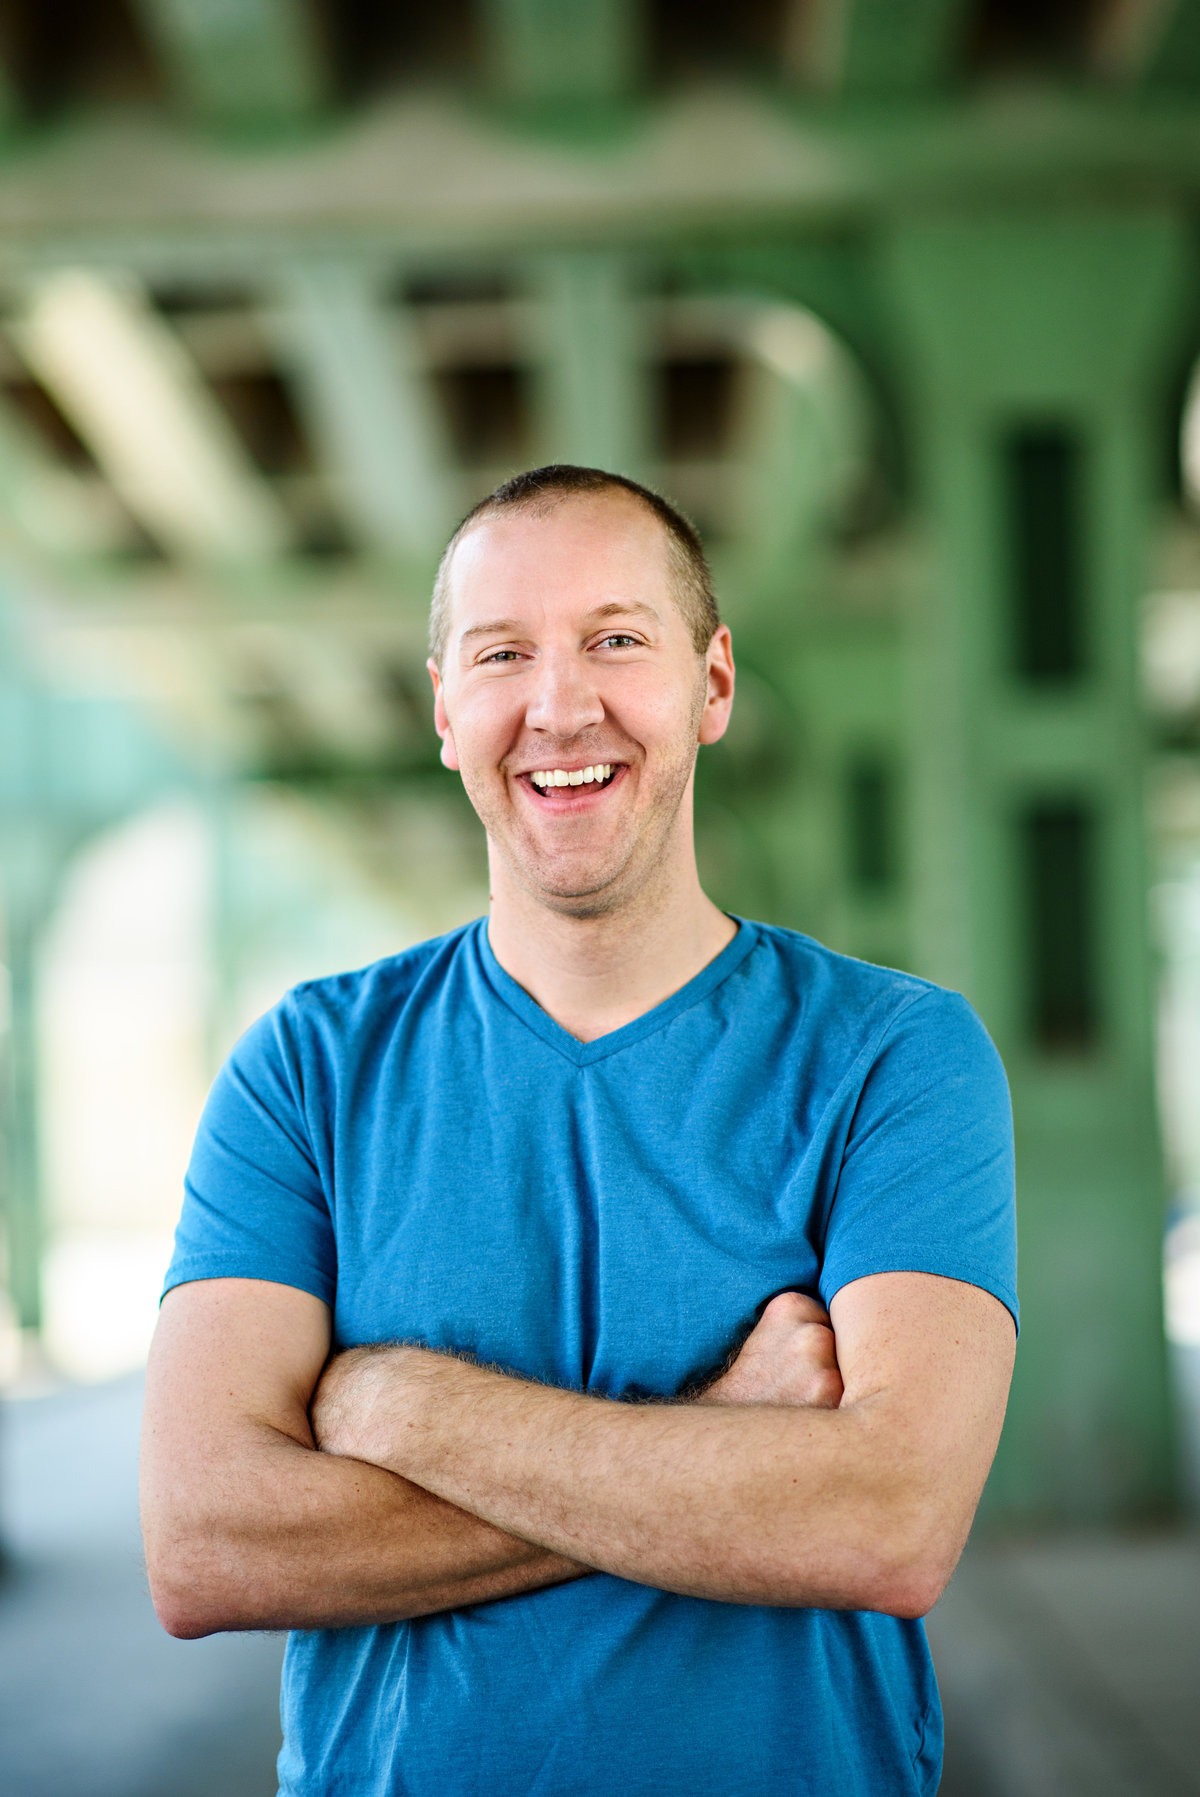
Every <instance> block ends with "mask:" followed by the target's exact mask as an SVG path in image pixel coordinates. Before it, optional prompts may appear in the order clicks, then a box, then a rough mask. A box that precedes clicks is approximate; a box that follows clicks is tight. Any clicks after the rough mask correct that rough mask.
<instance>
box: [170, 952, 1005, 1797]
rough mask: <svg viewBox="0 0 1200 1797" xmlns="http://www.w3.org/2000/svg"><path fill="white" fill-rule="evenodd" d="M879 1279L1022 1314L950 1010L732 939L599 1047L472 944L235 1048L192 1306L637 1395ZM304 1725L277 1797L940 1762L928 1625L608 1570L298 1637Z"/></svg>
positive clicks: (892, 1789) (624, 1791)
mask: <svg viewBox="0 0 1200 1797" xmlns="http://www.w3.org/2000/svg"><path fill="white" fill-rule="evenodd" d="M889 1271H916V1272H925V1273H937V1274H943V1275H946V1276H948V1277H951V1278H955V1279H962V1280H967V1281H969V1282H970V1283H971V1284H974V1285H978V1286H982V1287H983V1288H984V1289H985V1290H986V1291H989V1292H992V1293H994V1294H995V1296H996V1297H997V1298H998V1299H999V1300H1000V1301H1001V1303H1003V1304H1005V1305H1007V1306H1008V1308H1009V1309H1010V1310H1011V1311H1012V1312H1013V1314H1014V1316H1015V1314H1016V1299H1015V1295H1014V1274H1015V1242H1014V1226H1013V1195H1012V1150H1011V1126H1010V1118H1009V1104H1008V1092H1007V1087H1006V1085H1005V1080H1004V1074H1003V1071H1002V1069H1001V1066H1000V1063H999V1060H998V1058H997V1056H996V1053H995V1050H994V1049H993V1048H992V1045H991V1043H990V1042H989V1040H988V1038H987V1036H986V1034H985V1033H984V1031H983V1028H982V1027H981V1025H980V1024H979V1022H978V1020H977V1019H976V1017H975V1015H974V1013H973V1012H972V1011H971V1009H970V1008H969V1006H968V1005H967V1004H966V1002H965V1001H964V1000H963V999H962V998H960V997H958V996H957V995H955V994H953V993H949V992H944V991H942V990H941V989H939V988H938V987H936V986H931V985H929V984H928V983H926V982H925V981H922V980H918V979H914V978H912V977H910V976H908V975H906V974H901V973H894V972H889V971H887V970H885V969H882V968H878V967H871V966H867V965H866V964H864V963H863V962H860V961H853V960H849V959H847V958H846V957H844V956H841V955H836V954H833V953H831V952H830V951H829V950H828V949H825V948H822V947H821V946H820V945H819V944H818V943H816V942H813V941H811V940H810V939H809V938H807V937H804V936H799V935H795V934H793V933H792V932H790V931H787V930H780V929H773V928H769V927H767V926H765V925H762V924H756V923H741V924H740V926H739V929H738V932H737V935H736V936H735V937H734V939H733V941H732V942H730V943H729V945H728V947H726V948H725V949H724V950H723V952H722V953H721V954H719V955H718V956H717V957H716V959H715V960H714V961H712V962H710V964H709V965H708V966H707V967H705V968H704V969H703V971H702V972H701V973H699V974H697V976H696V977H695V979H693V980H690V981H689V982H688V984H687V985H686V986H684V987H682V988H681V989H680V991H678V992H676V993H674V994H673V995H672V997H670V998H668V999H667V1000H666V1001H665V1002H664V1003H663V1004H660V1005H657V1006H656V1007H655V1008H654V1009H653V1010H652V1011H649V1012H647V1013H646V1015H645V1016H643V1017H639V1018H637V1019H636V1020H635V1021H634V1022H633V1023H630V1024H627V1025H626V1026H625V1027H624V1028H623V1029H619V1030H614V1031H613V1032H612V1033H611V1034H609V1035H606V1036H602V1037H600V1038H599V1039H598V1040H597V1041H594V1042H587V1043H584V1042H579V1041H577V1040H576V1039H575V1038H574V1037H573V1036H571V1035H569V1034H568V1033H567V1032H566V1031H565V1030H563V1029H561V1028H560V1027H559V1025H558V1024H556V1023H555V1022H554V1021H553V1020H552V1019H551V1018H550V1017H549V1016H548V1015H547V1014H546V1012H544V1011H543V1010H542V1009H541V1008H540V1007H539V1006H538V1005H537V1004H535V1002H534V1001H533V1000H532V999H531V998H530V997H529V995H528V994H527V993H526V992H525V991H524V990H523V989H522V988H521V987H520V986H518V985H517V983H516V982H515V981H514V980H513V979H511V978H510V977H509V975H508V974H506V973H505V972H504V970H503V969H502V968H501V967H500V966H499V964H498V962H497V961H496V959H495V957H494V956H493V954H492V952H491V949H490V947H489V944H488V938H487V930H486V926H485V924H484V923H482V922H479V923H474V924H471V925H469V926H467V927H466V928H465V929H462V930H459V931H456V932H455V933H454V934H452V935H449V936H445V937H442V938H440V939H438V940H437V941H434V942H427V943H424V944H422V945H421V946H420V947H418V948H415V949H412V950H410V951H409V952H407V953H405V954H402V955H397V956H395V957H393V958H392V959H389V960H386V961H381V962H379V963H377V964H376V965H375V966H373V967H368V968H366V969H365V970H364V971H362V972H359V973H352V974H344V975H341V976H338V977H336V978H333V979H325V980H317V981H314V982H312V983H311V984H309V985H305V986H301V987H299V988H297V989H296V990H295V991H294V992H292V993H290V994H289V995H288V996H287V997H286V998H285V999H284V1000H283V1001H282V1003H281V1004H279V1005H278V1006H277V1007H276V1008H275V1009H274V1010H273V1011H271V1012H270V1013H269V1014H268V1015H267V1016H266V1017H264V1018H263V1019H262V1020H261V1021H260V1022H259V1023H257V1024H256V1025H255V1026H254V1027H253V1028H252V1029H251V1030H250V1031H249V1032H248V1033H247V1035H246V1036H244V1037H243V1038H242V1040H241V1042H240V1043H239V1044H238V1046H237V1048H236V1049H235V1050H234V1053H233V1055H232V1057H231V1059H230V1060H229V1062H228V1063H227V1064H226V1066H225V1068H224V1070H223V1071H222V1073H221V1075H220V1076H219V1078H218V1080H217V1082H216V1085H215V1087H214V1089H213V1093H212V1096H211V1098H210V1100H209V1103H208V1107H207V1109H206V1111H205V1114H204V1120H203V1123H202V1125H201V1129H200V1134H199V1138H198V1141H197V1144H196V1149H195V1153H194V1156H193V1159H192V1164H191V1168H190V1172H189V1175H188V1182H187V1197H186V1202H185V1205H184V1211H183V1217H182V1221H181V1223H180V1226H179V1233H178V1238H177V1245H176V1251H175V1257H174V1260H173V1262H172V1265H171V1269H170V1273H169V1275H168V1281H167V1283H168V1287H170V1286H173V1285H178V1284H180V1283H181V1282H183V1281H185V1280H190V1279H212V1278H219V1277H222V1276H236V1277H242V1278H252V1279H269V1280H275V1281H278V1282H280V1283H282V1284H286V1285H295V1286H299V1287H300V1288H301V1289H302V1290H304V1291H307V1292H312V1293H314V1294H315V1295H316V1296H317V1297H319V1298H323V1299H324V1300H325V1301H326V1302H327V1303H328V1304H330V1305H331V1306H332V1307H333V1315H334V1334H335V1340H336V1342H337V1343H338V1345H349V1344H352V1343H357V1342H375V1341H385V1340H390V1339H393V1338H403V1339H405V1340H408V1341H414V1340H416V1341H422V1342H425V1343H428V1344H429V1345H430V1346H431V1347H435V1348H445V1349H458V1350H468V1351H469V1352H470V1353H472V1354H474V1355H477V1356H478V1357H479V1358H480V1359H481V1360H483V1361H486V1362H489V1363H494V1364H497V1365H499V1366H501V1367H504V1368H507V1369H509V1370H511V1371H513V1372H516V1373H519V1374H524V1375H526V1376H528V1377H531V1378H535V1379H540V1380H545V1381H549V1382H551V1383H553V1384H556V1385H560V1386H566V1387H569V1388H571V1389H572V1390H577V1391H586V1392H591V1393H594V1394H597V1395H599V1396H602V1397H608V1398H630V1397H636V1396H645V1395H647V1394H653V1395H656V1396H669V1395H674V1394H676V1393H678V1392H680V1391H681V1390H683V1388H684V1387H686V1386H687V1385H689V1383H691V1382H692V1381H694V1380H696V1379H698V1378H701V1377H702V1376H704V1375H705V1374H706V1373H708V1372H709V1371H710V1370H711V1369H713V1368H715V1367H716V1366H717V1365H718V1364H719V1363H720V1362H721V1361H722V1360H723V1359H724V1358H725V1356H726V1354H727V1353H728V1351H729V1349H730V1348H731V1347H732V1346H733V1345H735V1344H737V1343H739V1342H740V1340H741V1339H742V1338H743V1337H744V1335H745V1334H746V1333H747V1331H748V1329H749V1328H750V1327H751V1326H752V1324H753V1322H754V1320H755V1318H756V1315H757V1313H758V1312H759V1310H760V1309H761V1307H762V1305H763V1303H764V1302H765V1301H766V1299H768V1298H769V1297H770V1296H771V1295H772V1294H773V1293H775V1292H778V1291H781V1290H783V1289H785V1288H789V1287H797V1288H800V1289H802V1290H804V1291H807V1292H811V1293H819V1294H820V1296H821V1298H822V1299H823V1300H824V1301H825V1303H826V1304H828V1302H829V1300H830V1299H831V1298H832V1297H833V1295H834V1293H835V1292H836V1291H837V1290H838V1289H839V1287H841V1286H843V1285H845V1284H846V1283H847V1282H848V1281H850V1280H852V1279H860V1278H862V1277H863V1276H864V1275H865V1274H870V1273H880V1272H889ZM283 1720H284V1745H283V1751H282V1753H281V1755H280V1760H279V1776H280V1783H281V1787H282V1790H283V1792H285V1793H288V1794H289V1797H317V1794H318V1793H319V1794H320V1797H333V1794H334V1793H337V1794H339V1797H340V1794H343V1793H344V1794H345V1797H447V1794H452V1797H535V1794H536V1797H651V1794H653V1797H667V1794H673V1793H685V1792H686V1793H688V1794H689V1797H763V1794H764V1793H765V1792H769V1793H772V1794H777V1793H785V1792H786V1793H794V1794H796V1797H799V1794H801V1793H804V1794H806V1797H830V1793H832V1792H836V1793H837V1794H838V1797H893V1794H898V1793H908V1792H912V1793H922V1794H924V1793H929V1792H932V1791H933V1790H934V1789H935V1788H936V1785H937V1781H938V1776H939V1771H940V1761H941V1714H940V1709H939V1705H938V1699H937V1690H936V1686H935V1683H934V1678H933V1672H932V1667H931V1664H930V1660H929V1653H928V1649H927V1647H926V1642H925V1635H924V1630H923V1628H922V1626H921V1624H920V1623H917V1622H907V1621H903V1620H899V1619H897V1618H895V1617H890V1616H880V1615H874V1614H868V1613H862V1612H850V1611H833V1610H812V1609H775V1608H768V1607H766V1606H759V1605H743V1604H725V1603H716V1602H712V1601H709V1600H706V1599H699V1598H690V1597H679V1596H675V1595H674V1594H672V1593H668V1592H663V1591H658V1590H656V1589H654V1588H652V1587H649V1586H645V1585H637V1584H633V1583H631V1582H629V1581H627V1580H625V1579H619V1578H613V1577H610V1576H608V1575H607V1574H595V1575H593V1576H591V1577H589V1578H585V1579H581V1580H578V1581H577V1582H575V1583H573V1584H568V1585H563V1586H559V1587H556V1588H554V1589H551V1590H547V1591H539V1592H533V1593H530V1594H529V1595H527V1596H523V1597H516V1598H509V1599H506V1600H504V1601H503V1602H498V1603H492V1604H478V1605H473V1606H468V1607H465V1608H463V1609H459V1610H452V1611H448V1612H445V1613H443V1614H440V1615H435V1616H426V1617H422V1618H420V1619H418V1620H415V1621H411V1622H399V1623H395V1624H391V1625H388V1626H385V1627H375V1628H343V1629H317V1630H309V1631H298V1632H296V1633H294V1634H293V1635H292V1637H291V1640H290V1642H289V1646H288V1652H287V1658H286V1662H285V1668H284V1690H283Z"/></svg>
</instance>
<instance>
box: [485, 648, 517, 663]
mask: <svg viewBox="0 0 1200 1797" xmlns="http://www.w3.org/2000/svg"><path fill="white" fill-rule="evenodd" d="M519 659H520V656H519V653H518V651H517V650H516V649H493V650H492V653H491V654H490V655H483V656H481V657H480V661H481V662H489V661H518V660H519Z"/></svg>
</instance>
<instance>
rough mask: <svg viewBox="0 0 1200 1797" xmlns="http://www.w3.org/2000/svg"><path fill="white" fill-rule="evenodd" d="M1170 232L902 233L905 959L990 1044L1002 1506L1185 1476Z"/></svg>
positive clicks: (1061, 1504)
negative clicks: (1162, 684)
mask: <svg viewBox="0 0 1200 1797" xmlns="http://www.w3.org/2000/svg"><path fill="white" fill-rule="evenodd" d="M1183 263H1184V254H1183V237H1182V232H1181V229H1180V228H1179V227H1178V225H1177V223H1176V222H1175V221H1174V220H1173V219H1171V218H1169V217H1165V216H1161V215H1156V214H1153V213H1149V212H1144V213H1138V212H1132V211H1129V212H1121V211H1117V210H1113V211H1101V210H1099V209H1097V210H1096V211H1095V212H1094V213H1087V212H1084V213H1082V214H1081V213H1080V211H1079V210H1078V209H1077V208H1073V209H1072V210H1071V211H1070V213H1064V214H1063V215H1061V216H1059V215H1057V214H1054V213H1050V212H1047V213H1044V214H1042V213H1028V214H1024V215H1021V216H992V217H983V218H974V219H970V220H967V219H942V220H939V221H928V220H926V221H922V222H919V223H918V222H914V223H912V224H910V225H907V226H901V227H900V228H898V229H897V230H896V232H895V234H894V236H893V238H892V240H891V244H890V250H889V253H888V269H889V274H890V279H891V286H892V292H893V295H894V299H895V303H896V310H897V316H898V321H899V322H900V323H901V325H902V328H903V330H904V331H905V332H906V333H907V345H908V350H909V354H910V357H911V361H910V367H909V373H910V378H911V385H910V398H911V408H912V410H911V416H912V423H913V431H914V440H915V443H916V447H917V452H918V462H919V468H920V480H921V484H922V490H923V504H924V513H925V524H926V526H927V529H928V532H929V536H930V539H931V547H932V550H933V556H934V566H935V572H934V574H933V577H932V585H931V588H930V590H929V592H928V596H927V597H928V602H927V605H926V607H925V609H924V612H923V614H922V615H921V616H920V617H919V618H918V619H917V620H916V622H915V624H914V637H913V643H912V649H913V657H912V666H913V676H914V679H913V694H912V700H913V702H912V733H911V735H912V767H913V782H912V784H913V804H912V817H913V830H912V838H911V844H910V854H911V865H912V870H913V878H914V881H915V898H916V916H917V920H918V922H917V933H918V944H917V947H918V962H919V965H920V967H921V970H922V971H923V972H926V973H928V974H930V975H931V976H932V977H933V978H935V979H937V980H940V981H944V982H945V983H946V984H948V985H951V986H955V987H958V988H960V989H961V990H963V991H964V992H966V994H967V995H968V997H970V998H971V999H972V1000H973V1002H974V1003H975V1004H976V1005H977V1007H978V1008H979V1010H980V1011H981V1013H982V1015H983V1017H984V1020H985V1022H986V1023H987V1024H988V1027H989V1028H990V1029H991V1031H992V1033H993V1035H994V1037H995V1040H996V1042H997V1044H998V1046H999V1048H1000V1050H1001V1052H1002V1054H1003V1055H1004V1057H1005V1061H1006V1064H1007V1066H1008V1069H1009V1075H1010V1079H1011V1083H1012V1089H1013V1100H1014V1110H1015V1117H1016V1129H1017V1146H1018V1175H1019V1217H1020V1231H1021V1257H1022V1258H1021V1283H1022V1297H1023V1306H1024V1324H1023V1329H1024V1336H1023V1342H1022V1347H1021V1352H1020V1355H1019V1359H1018V1371H1017V1379H1016V1384H1015V1387H1014V1393H1013V1400H1012V1405H1011V1408H1010V1413H1009V1422H1008V1426H1007V1429H1006V1432H1005V1440H1004V1443H1003V1445H1002V1450H1001V1456H1000V1459H999V1460H998V1462H997V1468H996V1471H995V1474H994V1475H993V1479H992V1482H991V1486H990V1488H989V1503H990V1505H991V1508H992V1510H993V1512H996V1513H1001V1514H1003V1515H1005V1516H1006V1517H1009V1518H1029V1519H1031V1520H1036V1519H1055V1520H1066V1519H1071V1520H1087V1519H1094V1520H1105V1521H1114V1520H1119V1519H1129V1518H1133V1517H1136V1516H1138V1515H1145V1514H1147V1513H1150V1512H1153V1511H1154V1510H1155V1509H1157V1508H1161V1507H1163V1506H1164V1505H1166V1504H1168V1503H1169V1502H1170V1499H1171V1495H1172V1489H1173V1484H1172V1481H1173V1474H1172V1457H1171V1445H1170V1427H1169V1404H1168V1399H1167V1388H1166V1378H1165V1359H1164V1351H1163V1336H1162V1321H1161V1289H1162V1288H1161V1229H1162V1180H1161V1171H1160V1154H1159V1143H1158V1128H1157V1119H1156V1112H1155V1104H1154V1094H1153V1060H1152V1030H1151V984H1150V969H1149V950H1148V929H1147V917H1146V862H1145V855H1144V849H1143V790H1142V787H1143V774H1142V741H1141V728H1140V719H1139V705H1138V693H1137V615H1138V614H1137V602H1138V599H1139V597H1140V595H1141V592H1142V591H1143V588H1144V582H1145V560H1146V548H1147V538H1148V531H1149V527H1150V524H1151V522H1152V519H1151V512H1150V498H1151V491H1152V470H1153V467H1154V459H1155V455H1156V446H1155V445H1154V443H1153V442H1152V440H1151V434H1150V425H1151V420H1152V417H1153V412H1154V405H1155V401H1156V399H1157V397H1158V396H1157V393H1156V390H1155V385H1156V380H1157V378H1158V376H1159V371H1160V366H1161V363H1162V361H1163V358H1164V352H1165V350H1166V348H1167V346H1168V343H1169V334H1170V332H1171V330H1172V328H1173V327H1174V326H1175V324H1176V322H1177V319H1178V313H1179V304H1180V298H1181V292H1180V290H1181V284H1182V270H1183Z"/></svg>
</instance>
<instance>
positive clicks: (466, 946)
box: [234, 922, 480, 1071]
mask: <svg viewBox="0 0 1200 1797" xmlns="http://www.w3.org/2000/svg"><path fill="white" fill-rule="evenodd" d="M479 927H480V925H479V923H478V922H474V923H469V924H464V925H463V926H462V927H461V928H460V929H457V930H452V931H450V932H449V933H448V934H447V935H445V936H436V937H433V938H431V939H430V940H429V941H427V942H420V943H417V944H416V946H415V947H413V948H408V949H405V950H403V951H402V952H401V953H399V954H395V955H387V956H385V957H384V958H383V959H382V960H380V961H373V962H372V963H371V964H370V965H369V966H367V967H360V968H355V969H353V970H351V971H349V972H346V973H336V974H329V975H326V976H325V977H323V978H321V979H315V980H305V981H303V982H302V983H301V984H300V985H298V986H293V987H292V988H291V990H290V991H289V992H286V993H285V994H284V996H283V997H282V998H281V999H280V1000H279V1002H278V1004H276V1005H274V1006H273V1007H272V1009H271V1010H270V1011H268V1012H266V1014H265V1015H264V1016H262V1017H260V1018H259V1020H258V1022H257V1023H255V1024H253V1025H252V1026H251V1028H250V1029H249V1030H247V1032H246V1034H245V1035H244V1036H243V1037H242V1039H241V1042H240V1043H239V1044H238V1046H237V1048H236V1049H235V1050H234V1058H235V1060H241V1061H243V1062H245V1061H255V1060H260V1059H262V1058H263V1057H266V1058H268V1059H272V1060H275V1061H277V1062H278V1061H282V1062H284V1063H288V1064H290V1065H292V1066H294V1067H296V1068H297V1069H299V1070H301V1071H311V1070H312V1069H313V1068H314V1066H315V1065H319V1064H321V1063H325V1064H331V1063H332V1064H338V1063H341V1062H342V1061H343V1060H344V1059H345V1057H346V1056H347V1055H348V1054H361V1053H362V1052H364V1051H365V1052H369V1050H370V1047H371V1045H372V1044H373V1043H377V1042H379V1041H382V1040H387V1039H390V1038H391V1037H392V1036H393V1035H394V1034H395V1031H396V1029H397V1027H398V1025H399V1024H400V1022H401V1021H402V1019H403V1018H404V1017H405V1015H406V1014H408V1013H409V1012H410V1011H411V1010H412V1009H413V1008H414V1007H416V1008H424V1007H425V1006H427V1005H428V1004H429V1003H431V1002H433V1000H434V998H435V997H436V996H438V995H440V994H441V993H442V992H443V990H444V988H445V987H446V984H447V982H448V981H451V980H453V978H454V977H455V974H456V972H457V971H458V970H459V967H460V963H461V962H462V961H463V960H464V958H469V956H470V954H471V950H472V940H473V933H474V932H476V931H477V930H478V929H479Z"/></svg>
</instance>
